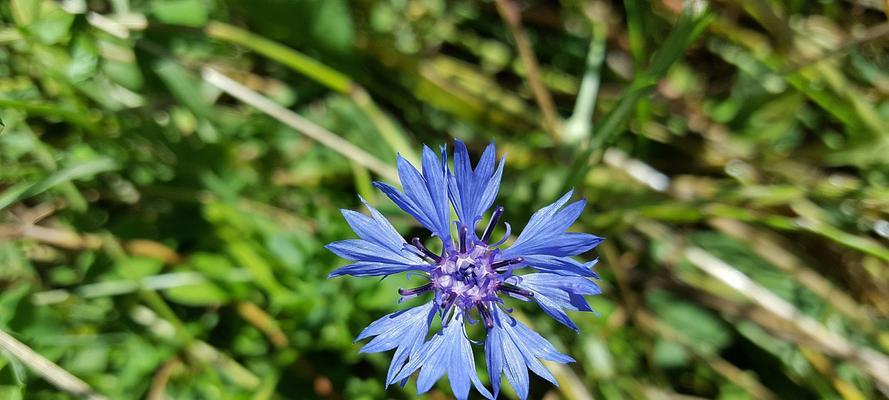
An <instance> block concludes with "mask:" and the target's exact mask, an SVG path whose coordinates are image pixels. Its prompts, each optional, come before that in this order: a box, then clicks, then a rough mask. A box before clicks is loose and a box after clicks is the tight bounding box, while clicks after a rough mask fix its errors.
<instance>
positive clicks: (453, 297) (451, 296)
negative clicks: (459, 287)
mask: <svg viewBox="0 0 889 400" xmlns="http://www.w3.org/2000/svg"><path fill="white" fill-rule="evenodd" d="M455 301H457V293H453V292H451V293H448V295H447V297H446V298H445V301H444V303H441V309H442V310H447V309H449V308H451V306H452V305H454V302H455Z"/></svg>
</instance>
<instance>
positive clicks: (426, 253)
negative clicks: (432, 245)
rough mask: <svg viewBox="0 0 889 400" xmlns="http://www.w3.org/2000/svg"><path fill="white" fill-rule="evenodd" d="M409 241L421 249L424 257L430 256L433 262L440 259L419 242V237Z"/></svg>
mask: <svg viewBox="0 0 889 400" xmlns="http://www.w3.org/2000/svg"><path fill="white" fill-rule="evenodd" d="M411 243H412V244H413V245H414V247H416V248H417V249H419V250H420V251H422V252H423V254H425V255H426V257H429V258H431V259H432V260H434V261H435V262H439V261H441V257H439V256H438V255H437V254H435V253H433V252H431V251H429V249H427V248H426V246H423V243H420V238H417V237H415V238H414V239H413V240H411Z"/></svg>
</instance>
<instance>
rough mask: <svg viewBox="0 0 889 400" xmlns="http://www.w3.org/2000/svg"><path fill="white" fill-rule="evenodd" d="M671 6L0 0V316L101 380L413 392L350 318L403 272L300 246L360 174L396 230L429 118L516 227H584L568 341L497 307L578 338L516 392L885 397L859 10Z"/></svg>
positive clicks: (880, 165) (882, 194) (876, 198)
mask: <svg viewBox="0 0 889 400" xmlns="http://www.w3.org/2000/svg"><path fill="white" fill-rule="evenodd" d="M683 7H684V6H683V3H682V2H681V1H679V0H660V1H653V2H647V1H642V0H627V1H625V2H623V3H622V2H619V1H581V0H562V1H560V2H553V1H542V0H521V1H514V0H501V1H497V2H496V3H495V2H491V1H482V0H453V1H445V0H381V1H371V0H354V1H346V0H294V1H285V0H260V1H250V0H226V1H211V0H108V1H101V0H96V1H92V0H89V1H83V0H80V1H77V0H74V1H63V2H53V1H42V0H12V1H9V2H2V4H0V118H2V121H3V124H4V129H3V131H2V133H0V330H2V331H3V332H6V333H8V334H10V335H12V337H15V338H16V339H17V340H20V341H21V342H23V343H24V344H25V345H27V346H28V347H29V348H31V349H33V350H34V351H36V352H37V353H39V354H41V355H43V356H44V357H46V358H48V359H49V360H51V361H52V362H54V363H56V364H57V365H58V366H59V367H61V368H62V369H64V370H67V371H68V372H70V373H71V374H73V375H75V376H77V377H79V378H81V379H83V380H84V381H85V382H86V383H87V384H89V385H90V386H91V387H92V388H93V389H94V390H95V391H96V392H98V393H102V394H104V395H107V396H108V397H110V398H150V399H161V398H165V396H166V397H169V398H177V399H185V398H244V399H278V398H327V399H377V398H412V397H415V392H414V391H415V389H414V387H413V384H409V385H408V386H407V388H405V389H403V390H402V389H399V388H397V387H396V388H389V389H388V390H386V389H384V387H383V383H382V381H383V377H384V376H385V370H386V367H387V363H388V359H389V355H387V354H375V355H359V354H358V351H357V350H358V346H357V345H355V344H353V343H352V339H353V337H354V336H355V335H356V334H357V333H358V332H359V331H360V329H361V328H363V327H364V326H365V325H367V324H368V323H369V322H370V321H372V320H374V319H376V318H378V317H379V316H381V315H383V314H385V313H388V312H391V311H392V310H394V309H397V308H398V307H399V305H397V304H396V298H397V295H396V289H397V288H398V287H400V286H401V285H402V284H403V283H404V281H403V279H402V278H398V277H391V278H388V279H386V280H383V281H378V280H374V279H334V280H327V279H326V275H327V273H328V272H330V271H331V270H332V269H334V268H335V267H336V266H338V265H341V264H342V263H343V261H342V260H339V259H337V258H336V257H335V256H334V255H333V254H331V253H329V252H328V251H326V250H324V249H323V247H322V246H323V245H324V244H325V243H328V242H330V241H333V240H337V239H343V238H348V237H352V235H353V234H352V233H351V232H350V231H349V229H348V227H347V226H346V224H345V223H344V221H343V220H342V218H341V217H340V215H339V211H338V209H339V208H357V207H358V205H359V202H358V199H357V195H358V194H361V195H362V196H364V197H365V198H367V199H369V201H370V202H371V203H372V204H375V205H377V206H379V207H380V208H381V210H382V211H383V212H384V214H386V215H388V216H390V217H391V218H392V219H393V221H394V222H395V224H396V226H397V227H398V228H399V229H401V230H402V231H403V232H408V233H409V234H414V235H421V234H423V231H422V230H421V229H419V228H418V227H417V226H416V225H414V224H413V223H412V222H411V221H409V220H408V219H407V218H406V217H405V214H403V213H401V212H399V211H398V210H397V209H396V208H395V207H394V206H393V205H392V204H391V203H390V202H388V201H387V200H386V199H385V198H384V197H382V196H379V195H378V194H375V193H374V191H373V190H371V186H370V182H371V180H372V179H383V180H385V179H390V178H389V177H391V172H392V166H393V165H394V153H395V152H396V151H398V152H401V153H402V154H404V155H405V156H406V157H409V158H411V157H415V154H417V152H418V150H419V146H420V145H421V144H422V143H426V144H429V145H432V146H438V145H441V144H447V143H450V141H451V137H456V138H460V139H462V140H464V141H466V142H468V144H469V145H470V148H471V151H473V152H474V153H475V154H476V155H477V154H478V152H479V151H480V150H481V149H482V148H483V146H484V145H486V144H487V143H488V142H489V141H491V140H495V141H496V143H497V145H498V149H499V150H500V151H501V152H502V154H508V163H507V168H506V171H505V172H504V178H505V181H504V184H503V186H502V189H501V194H500V197H499V200H498V204H503V205H504V206H505V207H506V210H507V211H506V216H507V217H508V220H509V221H511V222H512V223H513V226H515V227H517V228H519V227H521V226H523V225H524V222H525V221H527V218H528V216H530V213H531V212H533V211H534V210H535V209H537V208H539V207H541V206H543V205H545V204H547V203H549V202H550V201H552V200H554V199H555V198H557V197H558V195H559V194H561V193H562V191H563V190H565V189H566V188H568V187H572V186H573V187H576V188H577V191H578V193H579V195H582V196H584V197H586V198H587V199H588V200H589V203H590V204H589V206H588V209H587V212H586V213H585V214H584V215H583V216H582V217H581V219H580V222H579V226H577V227H576V229H578V230H583V231H585V232H595V233H598V234H600V235H602V236H605V237H607V238H608V240H607V241H606V242H605V243H604V244H603V245H602V246H600V247H599V248H598V254H590V255H588V258H590V259H591V258H592V257H596V256H598V257H600V258H601V262H600V264H599V267H598V268H599V272H600V274H601V275H602V280H601V282H600V283H601V285H602V287H603V290H604V295H602V296H600V297H598V298H595V299H592V300H593V304H594V307H596V308H597V310H598V311H599V312H600V313H601V316H600V317H595V316H592V315H576V316H575V320H576V322H577V323H578V325H579V326H580V328H581V334H580V335H575V334H574V333H573V332H571V331H570V330H568V329H565V328H563V327H560V326H556V324H555V323H554V322H553V321H551V320H549V319H548V318H546V317H544V316H543V313H541V312H540V311H539V310H536V309H534V307H526V306H524V305H520V304H514V306H516V307H517V309H518V310H519V312H521V313H523V315H524V318H527V319H528V320H529V321H530V322H531V323H533V324H534V325H535V328H536V329H538V330H539V331H542V332H543V334H544V336H546V337H548V338H550V339H551V340H552V341H553V342H554V343H555V344H556V345H557V347H558V348H560V349H562V350H564V351H565V352H567V353H569V354H571V355H573V356H574V357H575V358H576V359H577V360H578V362H577V363H575V364H572V365H569V366H568V367H559V368H556V369H555V372H556V375H557V377H558V379H559V380H560V382H561V389H557V388H553V387H550V386H549V385H547V384H545V383H544V382H541V381H533V382H532V392H531V397H532V398H547V399H556V398H567V399H590V398H606V399H622V398H641V397H649V398H690V397H705V398H723V399H735V398H793V399H799V398H816V397H817V398H843V399H863V398H875V397H881V396H885V395H886V394H887V393H889V367H887V364H886V352H887V349H889V334H887V330H886V328H887V319H886V317H887V314H889V285H887V279H889V272H887V262H889V248H887V237H889V222H887V214H889V188H887V180H889V175H887V172H889V169H887V162H886V161H887V154H889V128H887V127H889V73H887V71H889V51H887V39H886V36H887V33H889V25H887V23H886V19H887V14H886V8H887V3H885V2H881V1H879V0H872V1H865V0H854V1H845V0H843V1H841V0H821V1H801V0H792V1H773V0H753V1H733V0H721V1H714V2H712V3H710V4H707V3H705V2H696V3H691V4H690V5H688V6H687V7H685V8H683ZM219 74H222V75H219ZM220 77H229V78H231V81H229V80H225V79H220ZM240 85H243V86H240ZM239 87H240V88H241V89H244V90H246V91H247V93H248V94H256V93H258V94H260V95H262V96H265V97H267V98H268V99H271V100H272V102H271V103H269V102H266V103H261V104H253V106H251V105H248V104H245V103H244V101H243V100H244V98H242V97H238V96H237V95H236V93H241V94H243V93H244V91H243V90H242V91H241V92H237V91H236V90H235V89H237V88H239ZM256 105H259V107H254V106H256ZM276 105H280V106H283V107H284V108H286V109H289V110H292V111H293V112H295V113H296V114H297V118H299V117H300V116H301V117H302V118H304V119H300V120H298V122H301V123H302V124H303V125H298V127H299V129H296V130H295V129H293V128H292V127H290V126H288V125H286V124H285V123H282V122H281V121H279V120H277V119H276V117H277V118H280V117H281V111H282V109H281V108H280V107H276ZM283 111H284V113H285V114H286V113H287V111H286V110H283ZM276 112H277V114H276ZM288 115H290V118H291V120H290V122H291V123H292V122H293V121H292V116H293V114H288ZM285 119H286V118H285ZM319 135H320V136H319ZM331 138H332V139H331ZM337 138H342V139H345V141H347V142H348V143H351V144H352V145H353V146H351V147H350V146H344V145H342V143H339V142H336V141H335V140H336V139H337ZM331 140H334V141H333V142H331ZM348 143H347V144H348ZM325 144H327V145H325ZM406 236H408V237H410V236H409V235H406ZM476 359H477V360H480V359H481V357H480V356H479V354H477V357H476ZM480 365H483V364H482V363H481V362H480ZM483 371H484V367H482V368H481V369H480V372H481V373H483ZM70 396H72V395H71V394H67V393H66V392H64V391H60V390H58V389H56V388H55V387H54V386H53V385H51V384H49V383H47V380H45V379H43V378H41V377H40V376H38V375H37V374H35V373H34V372H33V371H32V370H31V369H30V368H29V360H27V359H21V358H19V357H13V356H12V355H11V353H9V352H0V398H4V399H5V398H11V399H16V398H28V399H56V398H68V397H70ZM448 396H449V389H447V387H446V385H444V384H442V385H439V386H438V388H437V389H435V390H433V392H432V394H430V395H429V398H435V399H439V398H446V397H448ZM505 396H506V397H507V398H514V393H512V392H507V393H506V394H505Z"/></svg>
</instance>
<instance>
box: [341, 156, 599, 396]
mask: <svg viewBox="0 0 889 400" xmlns="http://www.w3.org/2000/svg"><path fill="white" fill-rule="evenodd" d="M397 162H398V174H399V178H400V180H401V186H402V189H403V191H399V190H398V189H396V188H395V187H392V186H390V185H388V184H385V183H380V182H375V183H374V185H375V186H376V187H377V188H379V189H380V190H381V191H382V192H383V193H385V194H386V196H388V197H389V198H390V199H391V200H392V201H393V202H394V203H395V204H396V205H398V206H399V207H400V208H401V209H402V210H404V211H405V212H407V213H408V214H410V215H411V216H413V217H414V218H416V219H417V221H418V222H420V224H422V225H423V226H424V227H426V228H427V229H429V231H430V232H431V234H432V235H433V236H436V237H438V238H439V239H440V240H441V241H442V250H441V252H440V253H435V252H433V251H431V250H430V249H428V248H427V247H426V246H424V244H423V242H422V241H421V240H420V238H416V237H415V238H413V239H412V240H411V241H410V242H407V241H405V240H404V238H402V236H401V235H400V234H399V233H398V232H397V231H396V230H395V228H394V227H393V226H392V224H390V223H389V221H388V220H386V218H385V217H383V215H382V214H380V212H379V211H377V210H376V209H374V208H373V207H371V206H370V205H369V204H367V202H364V199H361V200H362V202H364V205H365V206H366V207H367V208H368V210H369V211H370V216H367V215H364V214H362V213H359V212H355V211H352V210H343V216H344V217H345V218H346V221H347V222H348V223H349V225H350V226H351V227H352V230H354V231H355V233H356V234H357V235H358V236H359V237H360V239H350V240H342V241H337V242H333V243H331V244H329V245H327V248H328V249H330V250H331V251H333V252H334V253H336V254H337V255H338V256H340V257H343V258H345V259H348V260H350V261H352V263H351V264H349V265H346V266H344V267H342V268H339V269H337V270H335V271H333V272H331V273H330V277H334V276H340V275H352V276H387V275H391V274H397V273H403V272H407V273H409V274H413V275H418V276H422V277H423V279H424V280H425V284H423V285H420V286H418V287H414V288H410V289H399V290H398V292H399V294H400V295H401V296H402V300H404V299H405V298H412V297H419V296H427V294H430V293H431V300H430V301H429V302H427V303H425V304H423V305H420V306H417V307H413V308H409V309H406V310H402V311H398V312H395V313H392V314H389V315H386V316H384V317H382V318H380V319H378V320H376V321H375V322H373V323H371V324H370V325H369V326H368V327H367V328H365V329H364V331H362V332H361V334H359V335H358V338H357V339H356V341H359V340H365V339H371V338H372V339H371V340H370V341H369V342H368V343H367V344H365V345H364V347H362V349H361V351H362V352H367V353H373V352H381V351H389V350H393V349H394V350H395V354H394V355H393V358H392V362H391V363H390V365H389V371H388V374H387V376H386V385H387V386H388V385H389V384H392V383H396V382H400V383H401V384H402V385H404V384H405V383H406V381H407V379H408V378H409V377H410V375H411V374H413V373H414V372H416V371H417V370H419V371H420V372H419V375H418V378H417V391H418V392H419V393H425V392H426V391H428V390H429V389H430V388H431V387H432V385H433V384H434V383H435V382H436V381H438V379H439V378H441V377H442V375H444V374H445V373H446V374H447V375H448V380H449V381H450V384H451V390H452V391H453V392H454V396H456V397H457V398H459V399H466V398H467V397H468V396H469V390H470V386H474V387H475V388H476V390H478V392H479V393H481V394H482V395H483V396H485V397H486V398H490V399H493V398H496V397H497V396H498V394H499V392H500V380H501V374H505V375H506V379H507V381H508V382H509V383H510V384H511V385H512V387H513V389H514V390H515V392H516V393H517V394H518V396H519V397H520V398H521V399H526V398H527V396H528V386H529V383H528V381H529V374H528V370H529V369H530V370H531V371H533V372H534V373H535V374H537V375H539V376H541V377H542V378H544V379H547V380H549V381H550V382H552V383H553V384H554V385H558V384H557V383H556V380H555V378H554V377H553V375H552V374H551V373H550V372H549V370H547V368H546V367H545V366H544V365H543V364H542V363H541V361H540V360H549V361H554V362H558V363H569V362H573V361H574V360H573V359H572V358H571V357H569V356H567V355H565V354H562V353H559V352H558V351H556V349H555V347H554V346H553V345H552V344H551V343H550V342H549V341H547V340H546V339H544V338H543V337H542V336H540V335H539V334H537V333H536V332H534V331H533V330H531V329H530V328H528V327H527V326H525V325H523V324H522V323H521V322H519V321H517V320H516V319H515V318H513V317H511V315H510V313H511V309H509V308H507V307H506V306H505V305H504V301H503V299H504V298H505V297H511V298H516V299H519V300H523V301H533V302H536V303H537V304H538V305H539V306H540V308H541V309H543V311H544V312H545V313H547V314H549V315H550V316H552V317H553V318H554V319H555V320H557V321H559V322H560V323H562V324H565V325H567V326H568V327H570V328H572V329H574V330H575V331H577V330H578V328H577V326H576V325H575V324H574V323H573V322H572V321H571V320H570V319H569V318H568V316H567V314H566V313H565V311H566V310H570V311H592V308H590V306H589V304H588V303H587V302H586V300H585V299H584V296H586V295H596V294H599V293H600V290H599V286H598V285H597V284H596V283H595V282H594V281H593V280H591V279H590V278H598V276H597V275H596V274H595V273H594V272H593V270H592V268H593V266H594V265H595V263H596V261H592V262H589V263H581V262H578V261H576V260H575V259H573V258H572V257H573V256H576V255H579V254H581V253H583V252H586V251H588V250H590V249H592V248H593V247H595V246H596V245H598V244H599V243H600V242H601V241H602V238H600V237H598V236H595V235H591V234H586V233H575V232H566V230H567V229H568V227H569V226H571V224H573V223H574V221H575V220H577V218H578V217H579V216H580V213H581V212H582V211H583V208H584V205H585V201H584V200H579V201H576V202H573V203H571V204H568V205H566V203H568V200H569V199H570V197H571V195H572V193H573V192H572V191H569V192H568V193H566V194H565V195H564V196H562V197H561V198H560V199H558V200H557V201H556V202H555V203H552V204H550V205H549V206H546V207H544V208H542V209H540V210H539V211H537V212H535V213H534V214H533V215H532V216H531V219H530V220H529V221H528V224H527V225H526V226H525V228H524V230H523V231H522V233H521V234H520V235H519V236H518V238H517V239H516V240H515V242H514V243H512V245H511V246H509V247H508V248H505V249H501V248H500V246H501V245H502V244H503V243H504V242H505V241H506V240H507V239H508V238H509V236H510V226H509V224H508V223H506V222H504V225H505V227H506V233H505V234H504V235H503V237H502V238H501V239H499V240H495V239H494V238H492V235H493V233H494V229H495V227H496V226H497V225H498V224H499V223H500V222H501V221H500V220H501V218H502V216H503V207H496V208H494V210H493V212H492V213H491V215H490V218H488V221H487V223H486V224H485V225H484V230H482V231H481V234H479V233H478V232H479V230H477V229H476V228H477V227H478V226H479V224H480V222H481V221H482V220H483V219H484V215H485V214H486V213H487V212H488V210H489V209H490V208H491V206H492V205H493V203H494V198H495V197H496V195H497V192H498V190H499V188H500V178H501V175H502V173H503V164H504V159H503V158H501V159H500V162H499V163H497V162H496V156H495V150H494V145H493V144H491V145H489V146H488V147H487V148H486V149H485V151H484V153H483V154H482V157H481V160H480V161H479V162H478V164H477V165H476V166H475V167H474V168H473V167H472V165H471V162H470V160H469V152H468V151H467V149H466V146H465V145H464V144H463V143H462V142H460V141H456V142H455V151H454V163H453V171H451V169H450V168H448V162H447V152H446V149H445V148H444V147H442V149H441V155H440V157H439V155H436V154H435V152H433V151H432V150H431V149H430V148H428V147H425V146H424V148H423V157H422V172H420V171H418V170H417V169H416V168H414V167H413V166H412V165H411V164H410V163H409V162H408V161H407V160H405V159H404V158H402V157H401V156H398V158H397ZM452 206H453V209H454V211H455V213H456V215H457V221H454V222H453V224H454V225H456V229H455V231H454V232H453V233H455V234H452V232H451V225H452V223H451V221H450V220H449V219H450V214H451V207H452ZM526 267H527V268H530V269H532V270H534V271H535V272H533V273H527V274H522V275H519V274H516V272H517V271H518V270H522V269H525V268H526ZM436 315H438V316H440V318H441V326H442V328H441V330H440V331H439V332H437V333H435V334H434V335H432V337H431V338H430V339H428V340H426V337H427V334H428V333H429V328H430V325H431V323H432V321H433V320H434V318H435V316H436ZM475 316H477V317H475ZM478 321H481V322H482V323H483V324H484V327H485V331H486V337H485V342H484V348H485V359H486V362H487V369H488V373H489V376H490V378H491V386H492V389H493V391H489V390H488V389H487V388H486V387H485V386H484V385H483V384H482V383H481V381H480V380H479V378H478V375H477V373H476V369H475V361H474V357H473V352H472V342H471V341H470V339H468V337H467V335H466V328H465V323H476V322H478ZM492 392H493V393H492Z"/></svg>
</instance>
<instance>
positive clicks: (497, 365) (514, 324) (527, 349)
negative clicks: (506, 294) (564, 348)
mask: <svg viewBox="0 0 889 400" xmlns="http://www.w3.org/2000/svg"><path fill="white" fill-rule="evenodd" d="M492 314H493V315H494V318H495V324H494V326H493V327H492V328H491V329H489V330H488V337H487V340H486V342H485V354H486V356H487V358H488V374H489V375H490V376H491V382H492V384H493V385H494V394H495V396H496V395H497V394H498V393H499V390H500V375H501V373H505V375H506V380H507V381H509V384H510V385H512V387H513V389H515V391H516V394H518V396H519V398H520V399H522V400H524V399H526V398H527V397H528V369H531V370H532V371H534V373H535V374H537V375H539V376H540V377H542V378H544V379H546V380H548V381H550V382H552V383H553V384H554V385H556V386H558V383H557V382H556V380H555V377H553V375H552V373H550V372H549V370H548V369H547V368H546V367H545V366H544V365H543V364H542V363H541V362H540V360H538V358H540V359H544V360H550V361H554V362H559V363H568V362H573V361H574V359H572V358H571V357H568V356H567V355H564V354H562V353H559V352H558V351H556V349H555V347H553V345H552V344H551V343H549V342H548V341H547V340H546V339H544V338H543V337H541V336H540V335H538V334H537V333H536V332H534V331H532V330H531V329H530V328H528V327H527V326H525V325H523V324H522V323H521V322H518V321H517V320H515V319H514V318H512V317H510V316H509V315H508V314H507V313H505V312H503V311H501V310H499V309H496V308H494V309H493V310H492Z"/></svg>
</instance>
